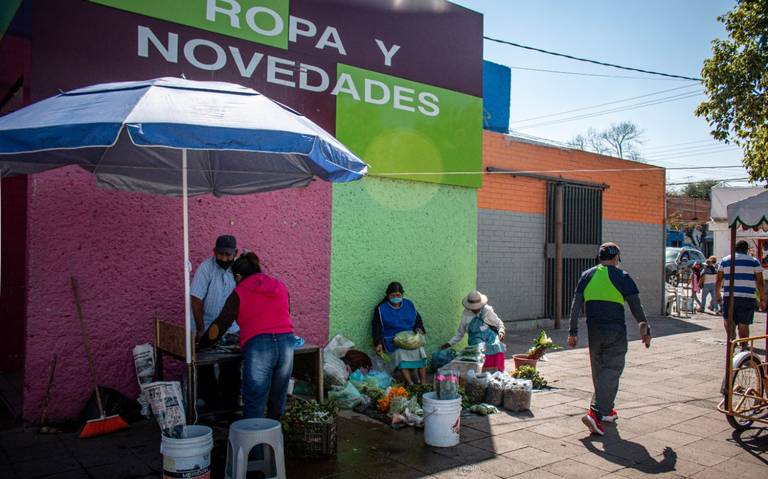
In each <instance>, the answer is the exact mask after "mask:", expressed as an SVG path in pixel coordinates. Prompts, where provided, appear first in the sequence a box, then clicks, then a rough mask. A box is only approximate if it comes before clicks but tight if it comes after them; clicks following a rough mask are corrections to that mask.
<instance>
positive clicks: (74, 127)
mask: <svg viewBox="0 0 768 479" xmlns="http://www.w3.org/2000/svg"><path fill="white" fill-rule="evenodd" d="M184 149H186V150H187V152H188V193H189V194H190V195H195V194H203V193H213V194H214V195H219V196H220V195H237V194H246V193H254V192H259V191H269V190H275V189H280V188H290V187H301V186H306V185H307V184H308V183H309V182H310V181H312V178H313V177H314V176H318V177H320V178H322V179H324V180H327V181H334V182H344V181H352V180H356V179H359V178H361V177H362V175H365V173H366V172H367V165H366V164H365V163H364V162H363V161H362V160H360V159H359V158H358V157H356V156H355V155H354V154H353V153H351V152H350V151H349V150H348V149H347V148H346V147H345V146H344V145H342V144H341V143H340V142H339V141H338V140H336V139H335V138H334V137H333V136H332V135H330V134H329V133H327V132H326V131H325V130H323V129H322V128H320V127H319V126H317V125H316V124H315V123H313V122H312V121H310V120H309V119H307V118H306V117H304V116H303V115H301V114H299V113H297V112H295V111H293V110H291V109H290V108H288V107H286V106H284V105H281V104H279V103H276V102H274V101H272V100H270V99H269V98H267V97H266V96H264V95H262V94H260V93H258V92H257V91H255V90H252V89H250V88H246V87H243V86H240V85H236V84H232V83H222V82H199V81H192V80H186V79H182V78H158V79H154V80H148V81H137V82H120V83H107V84H101V85H94V86H90V87H86V88H80V89H77V90H73V91H69V92H66V93H61V94H59V95H57V96H55V97H52V98H48V99H46V100H43V101H40V102H38V103H35V104H33V105H30V106H28V107H26V108H23V109H21V110H18V111H16V112H14V113H11V114H9V115H6V116H4V117H2V118H0V174H1V175H2V176H12V175H19V174H30V173H37V172H40V171H45V170H49V169H52V168H58V167H61V166H66V165H72V164H75V165H79V166H80V167H82V168H84V169H86V170H88V171H91V172H93V173H94V174H95V175H96V178H97V181H98V184H99V186H102V187H105V188H110V189H119V190H127V191H142V192H147V193H154V194H163V195H181V194H182V193H183V192H182V180H181V170H182V150H184Z"/></svg>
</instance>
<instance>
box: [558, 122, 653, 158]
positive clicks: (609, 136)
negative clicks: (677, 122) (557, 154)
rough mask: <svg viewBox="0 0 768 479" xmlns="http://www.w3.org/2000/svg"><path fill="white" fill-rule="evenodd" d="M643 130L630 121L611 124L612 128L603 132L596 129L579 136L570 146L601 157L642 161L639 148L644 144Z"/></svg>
mask: <svg viewBox="0 0 768 479" xmlns="http://www.w3.org/2000/svg"><path fill="white" fill-rule="evenodd" d="M642 135H643V130H641V129H640V128H639V127H638V126H637V125H635V124H634V123H632V122H629V121H623V122H621V123H618V124H616V123H614V124H611V127H610V128H608V129H607V130H603V131H601V132H598V131H596V130H595V129H594V128H590V129H588V130H587V132H586V134H579V135H576V136H575V137H573V139H572V140H571V141H569V142H568V146H570V147H571V148H576V149H579V150H584V151H593V152H595V153H599V154H601V155H613V156H616V157H619V158H628V159H631V160H634V161H642V158H641V155H640V151H639V149H638V147H639V146H640V145H641V144H642V140H641V138H642Z"/></svg>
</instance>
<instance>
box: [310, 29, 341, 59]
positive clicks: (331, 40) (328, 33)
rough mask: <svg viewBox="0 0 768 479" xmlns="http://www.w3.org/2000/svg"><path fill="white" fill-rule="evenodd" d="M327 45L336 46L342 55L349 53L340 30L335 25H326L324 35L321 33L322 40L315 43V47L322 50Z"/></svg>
mask: <svg viewBox="0 0 768 479" xmlns="http://www.w3.org/2000/svg"><path fill="white" fill-rule="evenodd" d="M325 47H332V48H335V49H336V50H338V51H339V53H340V54H342V55H346V54H347V51H346V50H345V49H344V45H343V44H342V43H341V37H339V32H338V31H337V30H336V29H335V28H333V27H325V31H324V32H323V34H322V35H320V40H318V41H317V45H315V48H318V49H320V50H322V49H323V48H325Z"/></svg>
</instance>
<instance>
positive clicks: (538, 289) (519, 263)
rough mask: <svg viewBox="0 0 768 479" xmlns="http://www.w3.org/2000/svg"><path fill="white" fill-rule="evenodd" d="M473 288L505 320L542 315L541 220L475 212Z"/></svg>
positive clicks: (541, 217) (526, 215)
mask: <svg viewBox="0 0 768 479" xmlns="http://www.w3.org/2000/svg"><path fill="white" fill-rule="evenodd" d="M477 230H478V231H477V288H478V289H479V290H480V291H481V292H482V293H483V294H486V295H488V298H489V303H490V304H491V306H493V308H494V309H495V310H496V312H497V313H498V314H499V316H500V317H501V318H502V319H503V320H505V321H509V320H515V319H532V318H540V317H542V316H543V315H544V274H545V271H544V242H545V238H546V237H545V217H544V215H539V214H530V213H513V212H509V211H502V210H491V209H482V208H481V209H479V210H478V216H477Z"/></svg>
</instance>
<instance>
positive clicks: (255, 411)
mask: <svg viewBox="0 0 768 479" xmlns="http://www.w3.org/2000/svg"><path fill="white" fill-rule="evenodd" d="M232 273H233V274H234V275H235V281H236V282H237V286H236V287H235V290H234V291H233V292H232V294H231V295H230V296H229V298H227V302H226V303H225V304H224V308H223V309H222V310H221V313H220V314H219V317H218V318H216V320H215V321H214V323H213V324H212V325H211V326H210V327H209V328H208V331H207V332H206V334H205V335H204V336H203V338H202V339H201V341H200V347H207V346H210V345H211V344H214V343H215V342H216V341H217V340H218V339H219V337H220V336H221V335H222V334H223V332H225V331H227V330H228V329H229V326H230V325H231V324H232V322H233V321H235V320H237V324H238V326H240V350H241V351H242V353H243V400H244V402H245V407H244V408H243V417H245V418H252V417H264V410H265V408H266V417H269V418H271V419H278V418H279V417H280V416H281V415H282V414H283V412H284V409H285V400H286V396H287V394H288V381H289V380H290V378H291V372H292V370H293V348H294V336H293V323H292V322H291V316H290V306H289V301H288V289H287V288H286V287H285V285H284V284H283V283H282V282H280V281H279V280H277V279H275V278H273V277H271V276H269V275H267V274H264V273H262V272H261V265H260V263H259V257H258V256H256V254H254V253H246V254H244V255H242V256H240V257H239V258H238V259H237V260H236V261H235V262H234V264H233V265H232Z"/></svg>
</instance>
